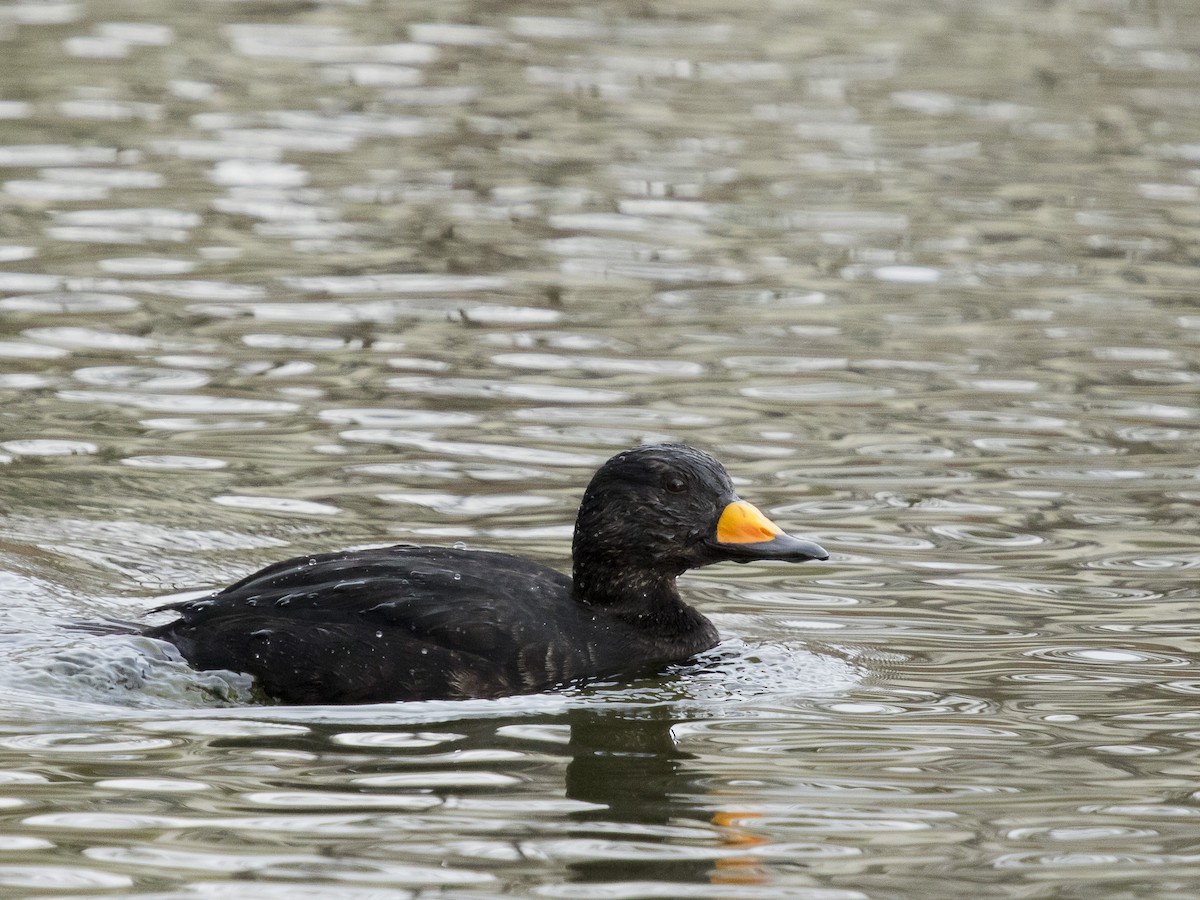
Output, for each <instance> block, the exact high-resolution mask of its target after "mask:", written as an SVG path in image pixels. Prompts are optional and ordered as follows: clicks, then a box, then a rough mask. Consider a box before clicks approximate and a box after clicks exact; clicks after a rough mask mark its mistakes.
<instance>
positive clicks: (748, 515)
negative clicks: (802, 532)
mask: <svg viewBox="0 0 1200 900" xmlns="http://www.w3.org/2000/svg"><path fill="white" fill-rule="evenodd" d="M712 545H713V546H714V547H716V548H718V549H719V550H720V551H721V555H722V556H723V557H724V558H725V559H729V560H732V561H734V562H752V561H754V560H759V559H779V560H784V561H786V562H805V561H806V560H810V559H829V553H828V552H827V551H826V550H825V548H824V547H822V546H821V545H820V544H816V543H813V542H812V541H805V540H801V539H800V538H794V537H792V536H791V535H790V534H785V533H784V531H783V529H782V528H780V527H779V526H778V525H776V524H775V523H774V522H772V521H771V520H770V519H768V518H767V517H766V516H764V515H763V514H762V513H761V512H760V511H759V510H758V509H757V508H756V507H755V506H754V505H753V504H750V503H747V502H746V501H745V500H735V501H734V502H732V503H730V504H729V505H728V506H726V507H725V509H724V511H723V512H722V513H721V518H720V519H719V520H718V521H717V533H716V535H715V536H714V538H713V540H712Z"/></svg>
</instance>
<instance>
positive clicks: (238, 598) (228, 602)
mask: <svg viewBox="0 0 1200 900" xmlns="http://www.w3.org/2000/svg"><path fill="white" fill-rule="evenodd" d="M572 553H573V558H574V565H573V571H572V575H571V577H570V578H568V577H567V576H566V575H563V574H561V573H559V572H557V571H555V570H554V569H550V568H548V567H546V566H543V565H541V564H540V563H536V562H532V561H530V560H527V559H522V558H521V557H519V556H512V555H510V554H507V553H495V552H490V551H483V550H464V549H458V548H450V547H420V546H412V545H400V546H395V547H385V548H380V549H373V550H347V551H342V552H340V553H322V554H317V555H313V556H301V557H297V558H296V559H290V560H287V561H285V562H280V563H276V564H275V565H272V566H268V567H267V568H265V569H263V570H262V571H260V572H257V573H255V574H254V575H251V576H249V577H247V578H244V579H242V580H241V581H239V582H238V583H237V584H234V585H232V586H230V587H227V588H225V589H224V590H222V591H218V592H216V593H214V594H211V595H210V596H208V597H204V598H201V599H198V600H189V601H186V602H183V603H177V604H173V605H171V606H167V607H163V609H170V610H174V611H176V612H178V613H179V617H178V618H176V619H175V620H174V621H172V622H168V623H167V624H165V625H161V626H157V627H152V628H149V629H147V630H146V631H145V632H144V633H145V634H147V635H148V636H150V637H153V638H158V639H159V640H164V641H169V642H170V643H172V644H174V645H175V646H176V647H177V648H179V652H180V653H181V654H183V656H184V658H185V659H187V661H188V662H189V663H190V664H191V665H192V666H194V667H195V668H197V669H231V670H233V671H236V672H247V673H249V674H251V675H253V676H254V678H255V679H256V681H257V683H258V685H259V686H260V687H261V689H262V690H263V691H264V692H265V693H266V694H268V695H269V696H270V697H272V698H274V699H275V700H278V701H281V702H283V703H323V704H326V703H328V704H332V703H372V702H383V701H392V700H432V699H464V698H471V697H501V696H505V695H509V694H521V693H529V692H534V691H542V690H547V689H550V688H554V687H560V686H563V685H566V684H569V683H571V682H577V681H580V680H583V679H587V678H592V677H596V676H611V675H621V674H633V673H636V672H644V671H650V670H653V669H654V668H657V667H661V666H663V665H665V664H667V663H672V662H678V661H681V660H686V659H687V658H688V657H690V656H692V655H694V654H696V653H699V652H700V651H702V650H707V649H708V648H710V647H712V646H714V645H715V644H716V643H717V642H718V636H717V631H716V629H715V628H714V627H713V625H712V623H711V622H709V620H708V619H706V618H705V617H704V616H702V615H701V614H700V613H698V612H697V611H696V610H695V609H693V608H692V607H690V606H688V605H687V604H686V603H685V602H684V601H683V599H682V598H681V597H680V596H679V591H678V590H677V589H676V586H675V579H676V577H677V576H679V575H681V574H682V573H683V572H685V571H687V570H688V569H694V568H698V567H699V566H707V565H710V564H712V563H717V562H723V561H734V562H750V561H752V560H767V559H777V560H786V561H789V562H803V561H805V560H810V559H828V558H829V554H828V553H826V552H825V550H824V549H823V548H822V547H820V546H819V545H817V544H814V543H812V542H810V541H804V540H800V539H798V538H794V537H791V536H789V535H787V534H784V533H783V532H782V531H781V530H780V529H779V527H778V526H776V525H775V524H774V523H773V522H771V521H770V520H769V519H768V518H767V517H766V516H764V515H763V514H762V513H761V512H759V511H758V510H757V509H755V508H754V507H753V506H751V505H750V504H749V503H747V502H745V501H744V500H739V499H738V497H737V495H736V494H735V493H734V489H733V483H732V482H731V481H730V478H729V475H728V473H727V472H726V471H725V469H724V467H723V466H722V465H721V464H720V463H719V462H717V461H716V460H715V459H713V458H712V457H711V456H709V455H708V454H707V453H704V452H702V451H700V450H696V449H694V448H692V447H688V446H684V445H682V444H658V445H653V446H645V447H639V448H636V449H633V450H627V451H625V452H623V453H618V454H617V455H616V456H614V457H613V458H612V459H610V460H609V461H608V462H606V463H605V464H604V465H603V466H601V467H600V469H599V471H597V472H596V474H595V476H594V477H593V478H592V481H591V484H589V485H588V488H587V491H586V492H585V493H584V495H583V501H582V503H581V504H580V507H579V515H578V518H577V520H576V522H575V536H574V541H573V544H572Z"/></svg>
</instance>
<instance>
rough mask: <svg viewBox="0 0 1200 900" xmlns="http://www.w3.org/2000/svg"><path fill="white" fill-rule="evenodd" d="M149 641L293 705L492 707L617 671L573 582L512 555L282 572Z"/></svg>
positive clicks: (248, 584) (407, 554)
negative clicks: (442, 702) (243, 675)
mask: <svg viewBox="0 0 1200 900" xmlns="http://www.w3.org/2000/svg"><path fill="white" fill-rule="evenodd" d="M170 608H171V609H174V610H177V611H178V612H179V614H180V615H179V618H178V619H176V620H175V621H173V622H170V623H168V624H166V625H163V626H160V627H158V628H154V629H151V630H150V631H148V632H147V634H149V635H150V636H151V637H156V638H159V639H162V640H167V641H170V642H171V643H173V644H175V645H176V646H177V647H178V648H179V650H180V652H181V653H182V654H183V656H184V657H185V658H186V659H187V660H188V661H189V662H190V663H191V664H192V665H194V666H195V667H197V668H200V669H232V670H234V671H241V672H249V673H250V674H252V675H254V676H255V678H256V679H258V682H259V684H260V685H261V686H262V688H263V689H264V690H265V692H266V693H268V694H269V695H271V696H272V697H275V698H277V699H279V700H282V701H284V702H287V703H363V702H374V701H387V700H414V699H432V698H458V697H498V696H503V695H507V694H513V693H520V692H525V691H535V690H542V689H544V688H548V687H552V686H554V685H556V684H562V683H565V682H568V681H571V680H574V679H577V678H581V677H584V676H587V675H592V674H598V673H599V672H601V671H605V670H608V669H612V668H614V667H619V662H620V655H621V652H622V647H621V646H620V645H621V641H620V639H619V638H620V636H619V635H614V634H613V633H612V629H613V623H611V622H607V621H604V617H603V616H596V615H595V614H593V612H592V611H590V610H589V609H588V608H587V607H586V606H583V605H582V604H579V603H577V602H576V601H575V600H574V599H573V597H572V591H571V580H570V579H569V578H568V577H567V576H565V575H563V574H561V573H559V572H556V571H554V570H553V569H550V568H548V567H546V566H543V565H540V564H538V563H535V562H532V561H530V560H526V559H522V558H520V557H516V556H511V555H509V554H505V553H491V552H482V551H477V550H473V551H467V550H460V549H456V548H447V547H412V546H403V545H402V546H397V547H386V548H380V549H374V550H358V551H346V552H342V553H327V554H320V555H316V556H310V557H299V558H296V559H291V560H287V561H285V562H281V563H277V564H276V565H273V566H270V567H268V568H266V569H263V570H262V571H260V572H257V573H256V574H254V575H251V576H250V577H248V578H246V579H243V580H242V581H240V582H238V583H237V584H234V585H232V586H230V587H228V588H226V589H225V590H223V591H220V592H219V593H216V594H213V595H211V596H209V597H206V598H203V599H200V600H194V601H189V602H186V603H181V604H177V605H175V606H173V607H170Z"/></svg>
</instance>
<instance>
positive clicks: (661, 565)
mask: <svg viewBox="0 0 1200 900" xmlns="http://www.w3.org/2000/svg"><path fill="white" fill-rule="evenodd" d="M573 551H574V556H575V573H576V579H577V580H578V579H579V578H580V576H581V575H582V574H583V573H582V572H581V565H582V567H583V568H584V569H587V568H588V567H589V566H593V565H599V566H602V567H603V568H604V569H606V570H608V571H620V570H621V569H622V568H627V569H630V570H637V571H640V572H643V573H650V572H660V573H661V574H662V575H663V576H666V577H672V578H673V577H674V576H676V575H679V574H680V573H682V572H684V571H686V570H688V569H695V568H698V567H699V566H707V565H710V564H712V563H717V562H723V561H733V562H751V561H753V560H767V559H777V560H784V561H786V562H804V561H806V560H810V559H828V558H829V554H828V553H827V552H825V549H824V548H823V547H821V546H820V545H819V544H815V543H813V542H812V541H805V540H801V539H800V538H794V537H792V536H790V535H788V534H785V533H784V532H783V530H782V529H781V528H779V526H777V525H776V524H775V523H774V522H772V521H771V520H770V519H768V518H767V517H766V516H765V515H763V514H762V513H761V512H759V511H758V510H757V509H756V508H755V507H754V506H752V505H751V504H749V503H747V502H746V501H744V500H741V499H739V498H738V496H737V493H736V492H735V491H734V489H733V482H732V481H731V480H730V478H729V473H728V472H726V471H725V468H724V467H723V466H722V465H721V464H720V463H719V462H717V461H716V460H715V459H713V458H712V457H711V456H709V455H708V454H707V453H704V452H703V451H701V450H697V449H695V448H693V447H688V446H686V445H684V444H654V445H650V446H645V447H638V448H636V449H634V450H626V451H624V452H623V453H618V454H617V455H616V456H614V457H613V458H612V459H610V460H609V461H608V462H606V463H605V464H604V465H603V466H601V467H600V469H599V471H597V472H596V474H595V476H594V477H593V478H592V481H591V484H589V485H588V488H587V491H586V492H585V493H584V495H583V502H582V503H581V504H580V507H579V518H578V519H577V521H576V523H575V539H574V545H573Z"/></svg>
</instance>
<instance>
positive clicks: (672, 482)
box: [663, 475, 687, 494]
mask: <svg viewBox="0 0 1200 900" xmlns="http://www.w3.org/2000/svg"><path fill="white" fill-rule="evenodd" d="M663 484H664V486H665V487H666V489H667V490H668V491H670V492H671V493H672V494H682V493H683V492H684V491H686V490H687V482H686V481H684V480H683V479H682V478H680V477H679V476H678V475H668V476H667V480H666V481H665V482H663Z"/></svg>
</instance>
